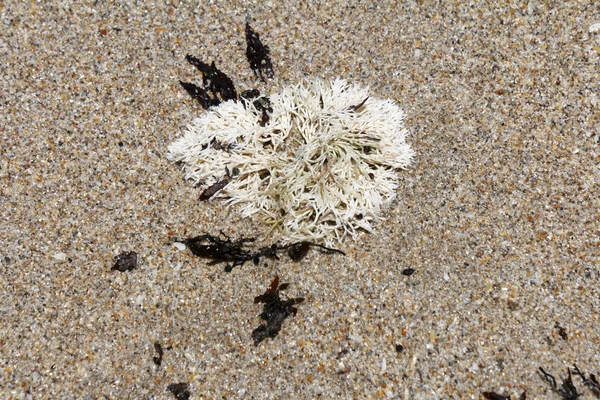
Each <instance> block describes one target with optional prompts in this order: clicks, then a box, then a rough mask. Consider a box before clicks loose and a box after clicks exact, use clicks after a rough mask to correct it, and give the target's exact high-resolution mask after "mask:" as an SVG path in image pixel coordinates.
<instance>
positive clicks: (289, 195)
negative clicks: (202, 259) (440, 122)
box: [168, 79, 414, 245]
mask: <svg viewBox="0 0 600 400" xmlns="http://www.w3.org/2000/svg"><path fill="white" fill-rule="evenodd" d="M365 100H366V101H365ZM270 101H271V107H272V109H273V112H272V113H269V121H268V122H267V123H266V124H265V126H261V124H260V118H261V116H262V110H257V108H256V107H255V106H254V104H253V101H252V100H244V99H243V100H241V101H228V102H225V103H222V104H220V105H219V106H216V107H214V108H211V109H210V110H209V111H207V112H206V113H204V114H203V115H202V116H201V117H200V118H197V119H196V120H194V121H193V123H192V124H190V125H189V126H188V127H187V130H186V132H185V134H184V136H183V137H182V138H180V139H178V140H176V141H175V142H174V143H173V144H172V145H171V146H169V148H168V150H169V154H168V158H169V160H171V161H174V162H181V163H183V168H184V170H185V177H186V178H187V179H191V180H193V181H194V182H195V183H197V184H199V183H200V184H204V185H207V186H208V185H212V184H214V183H215V182H217V181H218V180H219V179H222V178H223V176H224V175H225V171H226V167H227V168H228V170H229V171H233V170H236V171H239V175H237V176H235V177H233V178H232V179H231V181H230V183H229V184H228V185H227V186H225V187H224V188H223V189H222V190H221V191H220V192H218V194H217V195H216V196H215V197H221V198H225V199H226V203H227V204H229V205H233V204H238V205H239V207H240V209H241V212H242V213H243V215H244V216H254V217H257V218H258V219H259V220H260V221H261V222H263V223H265V224H267V225H270V226H271V227H272V229H276V230H278V231H279V232H280V234H281V236H282V239H283V242H284V243H286V242H293V241H301V240H313V241H323V242H325V243H326V244H328V245H332V244H333V242H334V241H341V240H342V239H343V237H344V236H347V235H350V236H351V237H353V238H356V236H357V235H358V233H359V232H360V231H361V230H365V231H371V230H372V224H373V222H375V221H376V220H378V219H379V214H380V212H381V207H382V206H383V205H384V204H385V203H388V202H389V201H390V200H392V199H393V198H394V197H395V195H396V189H397V187H398V176H397V170H398V169H404V168H406V167H407V166H408V165H409V164H410V162H411V161H412V158H413V156H414V152H413V151H412V150H411V148H410V146H409V145H408V144H407V143H406V135H407V133H408V131H407V130H406V128H405V127H404V112H403V111H402V110H401V109H400V107H399V106H398V105H397V104H395V103H394V102H393V101H391V100H378V99H374V98H372V97H370V96H369V93H368V90H367V89H366V88H363V87H360V86H357V85H353V84H349V83H347V82H346V81H345V80H341V79H337V80H334V81H332V82H325V81H321V80H314V81H310V82H303V83H300V84H298V85H292V86H288V87H286V88H284V89H283V91H282V92H281V93H278V94H274V95H272V96H270ZM361 104H362V105H361ZM359 105H360V107H357V106H359Z"/></svg>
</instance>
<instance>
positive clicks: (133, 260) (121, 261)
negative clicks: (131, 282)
mask: <svg viewBox="0 0 600 400" xmlns="http://www.w3.org/2000/svg"><path fill="white" fill-rule="evenodd" d="M136 268H137V253H136V252H135V251H129V252H125V251H124V252H122V253H121V254H119V255H118V256H116V257H115V265H114V266H113V267H112V268H111V269H110V270H111V271H115V270H117V271H120V272H126V271H133V270H134V269H136Z"/></svg>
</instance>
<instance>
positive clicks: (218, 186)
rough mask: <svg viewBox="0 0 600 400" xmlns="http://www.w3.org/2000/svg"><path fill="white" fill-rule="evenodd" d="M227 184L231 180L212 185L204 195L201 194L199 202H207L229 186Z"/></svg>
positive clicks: (222, 180) (223, 180) (205, 190)
mask: <svg viewBox="0 0 600 400" xmlns="http://www.w3.org/2000/svg"><path fill="white" fill-rule="evenodd" d="M227 184H229V179H221V180H220V181H218V182H217V183H214V184H212V185H210V186H209V187H207V188H206V189H204V191H203V192H202V193H200V197H198V200H200V201H206V200H208V199H210V198H211V197H213V196H214V195H215V194H216V193H217V192H218V191H219V190H221V189H223V188H224V187H225V186H227Z"/></svg>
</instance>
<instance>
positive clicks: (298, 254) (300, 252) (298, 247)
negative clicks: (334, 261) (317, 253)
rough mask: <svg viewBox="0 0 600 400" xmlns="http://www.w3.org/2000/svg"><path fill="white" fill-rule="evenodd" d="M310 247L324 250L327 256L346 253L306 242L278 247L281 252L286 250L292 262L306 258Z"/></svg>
mask: <svg viewBox="0 0 600 400" xmlns="http://www.w3.org/2000/svg"><path fill="white" fill-rule="evenodd" d="M311 247H318V248H320V249H322V250H324V253H327V254H332V253H338V254H342V255H346V253H344V252H343V251H341V250H338V249H331V248H329V247H325V246H323V245H321V244H318V243H313V242H307V241H303V242H297V243H291V244H288V245H286V246H283V247H280V248H279V249H281V250H283V249H287V251H288V256H289V257H290V258H291V259H292V260H293V261H300V260H302V259H303V258H304V257H305V256H306V254H307V253H308V250H309V249H310V248H311Z"/></svg>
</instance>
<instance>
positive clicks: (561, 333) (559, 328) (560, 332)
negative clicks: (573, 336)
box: [554, 322, 569, 340]
mask: <svg viewBox="0 0 600 400" xmlns="http://www.w3.org/2000/svg"><path fill="white" fill-rule="evenodd" d="M554 327H555V328H556V330H557V331H558V336H560V337H561V338H562V339H563V340H567V339H568V338H569V337H568V336H567V330H566V329H565V328H563V327H562V326H560V324H559V323H558V322H556V323H555V324H554Z"/></svg>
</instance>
